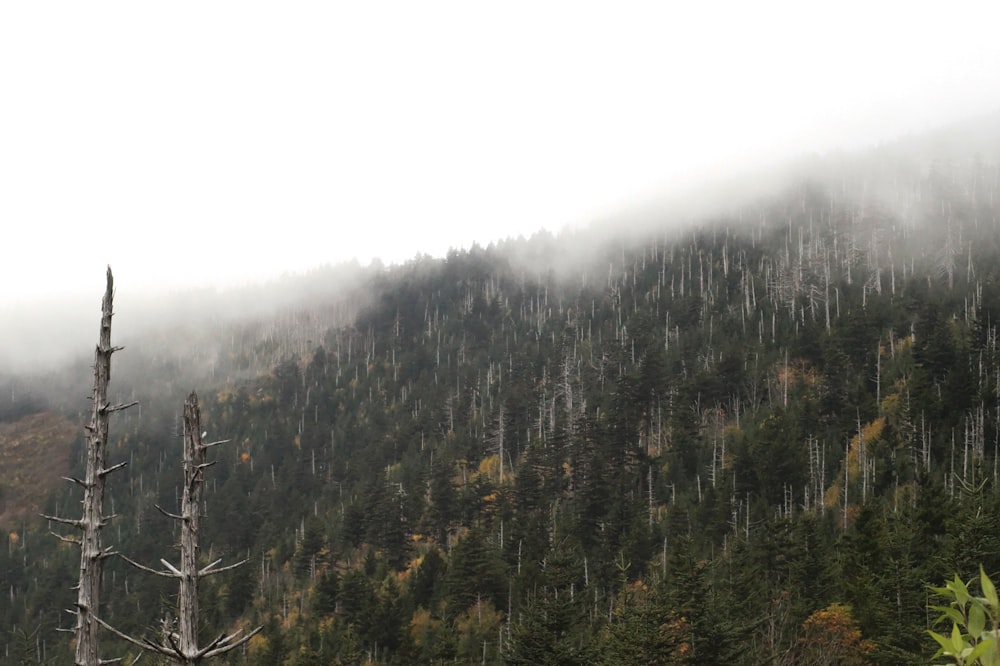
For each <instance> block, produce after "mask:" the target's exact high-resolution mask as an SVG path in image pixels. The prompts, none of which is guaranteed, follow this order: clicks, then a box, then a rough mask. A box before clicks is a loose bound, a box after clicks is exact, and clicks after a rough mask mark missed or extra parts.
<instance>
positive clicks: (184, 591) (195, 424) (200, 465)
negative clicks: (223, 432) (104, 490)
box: [101, 392, 261, 666]
mask: <svg viewBox="0 0 1000 666" xmlns="http://www.w3.org/2000/svg"><path fill="white" fill-rule="evenodd" d="M203 437H204V433H203V432H202V429H201V410H200V409H199V407H198V396H197V395H196V394H195V393H194V392H192V393H191V395H189V396H188V398H187V400H185V401H184V452H183V456H184V494H183V498H182V500H181V513H180V514H179V515H178V514H172V513H169V512H168V511H165V510H163V509H162V508H160V507H159V506H157V507H156V508H157V509H159V510H160V512H162V513H163V514H165V515H167V516H169V517H170V518H173V519H175V520H178V521H180V523H181V559H180V566H179V567H175V566H173V565H172V564H170V563H169V562H167V561H166V560H164V559H161V560H160V562H161V563H162V564H163V566H164V567H165V569H164V570H160V571H157V570H154V569H150V568H149V567H145V566H143V565H141V564H138V563H137V562H134V561H132V560H130V559H128V558H124V559H125V560H126V561H127V562H129V563H130V564H132V565H133V566H135V567H137V568H139V569H142V570H143V571H147V572H149V573H154V574H157V575H160V576H166V577H168V578H176V579H178V581H179V590H178V594H177V599H178V603H177V615H178V622H177V632H176V633H174V632H172V631H170V627H169V626H167V624H165V627H166V631H165V632H164V636H163V637H162V638H163V642H160V643H156V642H154V641H152V640H149V639H141V640H138V639H135V638H132V637H131V636H127V635H125V634H123V633H121V632H119V631H117V630H116V629H114V628H113V627H109V626H108V625H106V624H104V623H103V622H102V623H101V624H103V625H104V626H107V627H108V628H109V629H111V631H113V632H114V633H115V634H117V635H118V636H121V637H122V638H124V639H126V640H128V641H129V642H131V643H133V644H135V645H137V646H139V647H141V648H143V649H147V650H153V651H155V652H159V653H160V654H162V655H164V656H166V657H168V658H169V659H170V660H171V661H173V662H174V663H177V664H183V665H184V666H197V664H200V663H201V662H202V661H203V660H205V659H208V658H211V657H214V656H216V655H221V654H224V653H226V652H229V651H230V650H232V649H234V648H237V647H239V646H240V645H243V644H244V643H246V642H247V641H248V640H250V638H251V637H252V636H253V635H254V634H256V633H257V632H259V631H260V630H261V627H258V628H257V629H254V630H253V631H251V632H250V633H249V634H246V635H244V636H242V637H241V634H242V633H243V632H242V630H240V631H237V632H235V633H233V634H230V635H228V636H227V635H226V634H222V635H220V636H219V637H218V638H216V639H215V640H213V641H212V642H211V643H209V644H208V645H207V646H206V647H199V646H198V582H199V580H200V579H201V578H202V577H204V576H210V575H212V574H216V573H221V572H223V571H228V570H230V569H234V568H236V567H238V566H240V565H242V564H245V563H246V560H242V561H240V562H237V563H236V564H231V565H229V566H225V567H218V566H217V565H218V564H219V562H220V560H216V561H214V562H211V563H210V564H207V565H206V566H204V567H202V568H200V569H199V568H198V553H199V546H198V530H199V528H200V524H201V511H200V508H201V498H202V488H203V484H204V481H205V478H204V476H205V475H204V471H205V468H207V467H210V466H211V465H213V464H214V463H210V462H207V458H208V456H207V453H208V449H209V448H210V447H212V446H215V445H217V444H224V443H225V442H226V441H228V440H223V441H218V442H211V443H209V444H205V443H204V442H203V441H202V438H203Z"/></svg>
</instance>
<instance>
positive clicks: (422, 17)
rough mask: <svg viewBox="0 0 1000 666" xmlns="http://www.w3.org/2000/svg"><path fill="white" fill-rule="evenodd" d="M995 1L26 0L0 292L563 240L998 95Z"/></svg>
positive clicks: (248, 274)
mask: <svg viewBox="0 0 1000 666" xmlns="http://www.w3.org/2000/svg"><path fill="white" fill-rule="evenodd" d="M994 4H995V3H988V2H978V3H972V2H961V1H958V2H955V1H950V2H947V3H945V2H934V3H920V2H879V1H878V0H866V1H865V2H853V1H838V2H822V3H818V2H807V1H803V0H800V1H797V2H768V1H763V2H762V1H754V2H693V1H686V0H685V1H684V2H678V1H669V0H665V1H663V2H654V3H648V4H647V3H628V2H619V1H616V2H606V3H600V4H591V3H587V2H579V1H575V2H544V1H540V0H535V1H532V2H510V1H507V2H498V3H485V2H470V1H468V0H463V1H460V2H453V3H441V2H433V1H429V2H428V1H422V2H412V1H407V2H367V1H365V2H362V1H355V2H333V1H327V2H295V1H291V2H267V3H265V2H252V1H251V2H247V1H241V2H222V1H220V2H213V1H203V0H199V1H198V2H183V1H182V2H169V3H167V2H157V3H153V2H142V1H135V0H129V1H127V2H100V1H98V2H76V1H74V2H4V3H2V4H0V247H2V248H3V250H4V252H3V257H2V259H0V280H2V283H0V284H2V287H0V305H5V304H6V305H9V304H11V303H15V302H17V301H23V300H24V299H29V298H31V299H33V298H39V297H40V298H42V299H45V298H50V297H55V296H65V295H68V294H75V293H85V294H88V295H90V296H92V297H94V298H95V299H99V296H100V292H101V290H102V288H103V272H104V267H105V265H106V264H111V265H112V267H113V268H114V269H115V274H116V277H117V283H118V286H119V291H121V290H122V289H125V288H129V289H140V288H141V289H145V288H147V287H151V286H162V285H170V286H174V287H184V286H188V285H224V284H233V283H237V284H238V283H242V282H245V281H247V280H249V279H253V278H256V277H268V276H273V275H278V274H281V273H282V272H300V271H305V270H307V269H309V268H312V267H315V266H319V265H322V264H325V263H336V262H339V261H342V260H346V259H350V258H352V257H356V258H357V259H358V260H359V261H360V262H361V263H362V264H366V263H368V262H369V261H370V260H371V259H372V258H373V257H381V258H382V259H383V260H384V261H386V262H387V263H388V262H400V261H405V260H406V259H409V258H412V257H413V256H414V255H416V254H417V253H429V254H432V255H442V254H444V253H445V252H446V251H447V250H448V248H449V247H466V246H468V245H469V244H470V243H471V242H473V241H479V242H480V243H484V244H485V243H488V242H490V241H492V240H496V239H500V238H504V237H507V236H516V235H518V234H524V235H529V234H531V233H532V232H534V231H537V230H539V229H541V228H547V229H550V230H553V231H556V230H558V229H560V228H561V227H563V226H564V225H565V224H567V223H580V222H586V221H587V220H589V219H591V218H592V217H593V216H595V215H596V214H598V213H600V212H606V211H608V210H613V209H614V207H615V206H617V205H619V204H621V203H623V202H625V201H628V200H630V199H634V198H636V197H642V196H645V195H648V194H650V193H653V192H657V193H662V192H665V191H669V190H670V189H671V188H676V187H679V186H682V185H684V184H686V183H689V182H691V181H693V180H697V179H700V178H703V177H705V176H706V175H711V174H712V173H716V172H718V171H720V170H726V169H730V168H732V167H734V166H740V165H745V164H750V163H753V162H757V161H768V160H772V159H776V158H780V157H781V156H787V155H794V154H798V153H803V152H816V151H818V152H822V151H826V150H830V149H833V148H851V147H856V146H860V145H864V144H866V143H871V142H874V141H878V140H880V139H885V138H891V137H893V136H896V135H899V134H901V133H906V132H909V131H915V130H920V129H924V128H929V127H933V126H936V125H939V124H942V123H946V122H948V121H950V120H953V119H960V118H962V117H964V116H968V115H973V114H976V113H981V112H985V111H990V110H994V109H998V108H1000V80H998V79H1000V39H998V38H997V32H996V27H997V25H998V24H1000V23H998V18H1000V16H998V14H1000V9H994V8H993V5H994Z"/></svg>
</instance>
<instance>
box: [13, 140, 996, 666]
mask: <svg viewBox="0 0 1000 666" xmlns="http://www.w3.org/2000/svg"><path fill="white" fill-rule="evenodd" d="M998 189H1000V168H998V165H997V163H996V162H995V161H991V160H990V158H989V157H988V156H987V157H985V158H984V157H983V156H981V155H980V156H976V155H974V154H972V153H968V154H967V155H965V156H960V157H955V156H949V159H948V160H939V161H924V162H919V161H918V162H913V161H908V159H903V157H900V155H899V154H898V153H885V154H877V155H875V156H868V157H866V158H858V159H857V160H856V161H855V162H849V161H845V162H844V163H836V164H828V165H824V168H823V170H822V172H821V173H819V172H817V175H815V176H814V177H810V178H807V179H798V180H795V181H791V182H789V183H787V184H786V185H785V186H783V187H782V188H781V189H780V190H779V191H778V192H777V193H775V194H773V195H768V196H764V197H758V198H755V199H753V200H752V201H739V202H735V203H733V204H732V205H729V204H728V203H727V202H726V201H724V200H723V201H721V202H719V205H718V206H717V211H718V212H717V214H715V215H713V216H711V217H707V218H705V219H699V220H697V221H695V223H692V224H685V225H680V226H679V225H676V224H673V221H672V220H670V219H664V220H662V222H663V224H662V226H661V227H660V228H656V227H650V228H648V229H647V230H646V232H645V233H644V234H643V235H641V236H640V237H638V238H636V237H629V238H628V239H627V240H624V239H623V240H618V241H615V240H603V241H602V244H601V245H600V246H598V247H597V248H596V249H593V248H592V249H591V251H590V252H589V253H588V259H587V260H581V261H578V262H575V263H574V262H566V261H564V259H565V256H563V255H564V253H565V252H566V247H567V246H568V241H566V243H567V244H566V245H563V240H564V239H563V238H562V237H551V236H539V237H536V238H533V239H530V240H520V241H509V242H506V243H501V244H498V245H493V246H490V247H488V248H478V247H474V248H472V249H471V250H468V251H455V252H452V253H451V254H449V255H448V256H447V257H446V258H444V259H431V258H422V259H416V260H414V261H412V262H410V263H408V264H406V265H403V266H397V267H391V268H386V269H380V270H372V271H369V272H368V273H365V274H364V278H363V280H361V281H360V286H356V287H352V290H351V292H350V293H344V292H338V285H337V283H336V282H332V281H331V282H330V283H329V284H328V285H327V287H326V290H317V291H315V292H314V296H313V300H312V302H311V305H309V306H296V307H295V308H294V309H291V308H290V309H287V310H284V311H281V313H280V314H279V315H277V316H275V317H273V318H270V319H264V318H261V319H258V320H257V321H256V322H252V323H234V322H225V323H220V324H218V325H217V326H215V327H214V328H212V329H211V330H212V331H213V337H211V338H209V337H208V336H201V337H199V338H198V344H197V345H192V346H191V347H190V348H185V347H184V345H183V344H178V340H179V339H182V337H183V336H180V337H178V336H172V335H171V334H170V333H169V332H167V333H165V334H164V338H171V339H172V345H171V347H170V351H169V352H168V351H164V350H165V349H166V347H158V346H157V345H158V344H159V343H157V342H156V341H155V339H154V338H153V337H147V338H142V339H140V340H138V341H137V342H136V343H135V344H130V345H129V346H127V348H126V349H125V350H124V351H122V352H120V353H119V354H117V355H116V356H115V363H116V364H120V365H118V366H116V367H120V368H121V371H120V373H118V374H115V375H114V379H113V382H112V389H113V390H114V391H118V392H120V393H121V394H122V395H124V396H126V397H127V398H128V399H129V400H131V399H137V400H139V401H140V404H141V408H135V409H133V410H130V411H128V412H124V413H122V414H121V415H118V416H116V419H117V420H116V421H114V425H113V429H112V442H111V445H110V447H109V457H110V459H111V462H117V461H127V462H128V463H129V465H128V467H127V469H126V470H125V471H122V472H119V473H118V474H117V475H116V476H115V477H113V478H112V479H111V480H110V481H109V495H108V499H107V505H108V507H109V510H108V513H112V512H113V513H116V514H118V517H117V518H115V520H114V521H113V522H112V523H111V524H110V525H109V527H108V528H107V529H106V530H105V541H106V542H107V543H109V544H113V545H114V547H115V549H116V550H117V551H119V552H121V553H123V554H125V555H127V556H128V557H129V558H131V559H134V560H136V561H138V562H142V563H145V564H147V565H149V566H154V565H155V563H157V562H158V561H159V559H160V558H166V559H171V558H173V557H174V555H175V550H176V545H177V544H176V542H177V539H178V531H177V528H176V526H175V524H174V523H173V522H172V521H170V520H169V519H167V518H166V517H164V516H163V515H161V514H160V513H159V512H158V511H157V510H156V509H155V505H159V506H160V507H163V508H164V509H166V510H167V511H176V509H177V507H178V503H179V501H180V500H179V498H180V495H181V490H180V485H181V478H182V476H181V464H180V435H181V433H180V427H181V426H180V420H179V419H180V417H179V415H180V410H181V406H182V402H183V396H184V395H185V394H186V392H188V391H190V390H191V389H192V388H193V389H197V390H198V392H199V395H200V396H201V399H202V405H203V418H202V422H203V423H204V424H205V427H206V428H207V430H208V431H209V438H210V439H231V440H232V441H231V442H230V443H229V444H226V445H222V446H220V447H217V448H215V449H213V450H212V453H211V456H213V457H214V459H216V460H217V464H215V465H214V466H213V467H211V468H209V469H207V470H206V488H205V503H204V506H203V513H204V519H203V524H204V528H205V534H204V535H203V541H202V555H203V558H204V560H205V563H206V564H207V563H208V562H211V561H214V560H216V559H217V558H219V557H223V558H225V560H226V561H229V562H231V561H236V560H239V559H243V558H247V559H248V564H247V565H245V566H243V567H241V568H239V569H236V570H234V571H230V572H227V573H224V574H222V575H220V576H216V577H213V578H210V579H207V582H206V584H205V586H204V587H203V590H202V599H201V618H202V623H203V634H204V635H205V636H214V635H218V634H219V633H221V632H224V631H230V630H233V629H234V628H237V627H248V628H249V627H256V626H258V625H262V626H263V630H262V631H261V633H260V634H258V635H257V636H255V637H254V638H253V639H252V640H251V641H250V642H249V643H248V645H247V646H246V649H245V650H244V651H242V652H233V653H230V654H229V655H228V656H227V658H226V659H228V661H225V660H220V662H219V663H233V664H237V663H240V664H243V663H247V664H295V665H305V664H336V663H344V664H351V663H377V664H437V663H469V664H472V663H475V664H479V663H487V664H499V663H503V664H525V665H527V664H595V663H596V664H609V665H610V664H615V665H619V664H723V663H725V664H729V663H732V664H806V663H809V664H820V663H839V664H852V663H859V664H860V663H879V664H901V663H927V661H928V660H929V658H930V655H931V654H932V653H933V652H934V650H935V649H936V647H937V646H936V645H935V644H934V643H933V641H931V640H929V638H928V636H927V634H926V631H925V630H926V629H927V628H928V627H929V626H931V625H930V623H931V622H932V621H933V620H934V618H935V614H934V613H933V612H931V611H929V610H928V608H927V606H928V604H929V603H935V602H934V600H933V598H932V597H931V595H930V593H929V591H928V588H927V586H928V585H930V584H935V585H939V584H941V583H942V582H943V581H944V580H945V579H949V578H951V577H952V576H953V575H954V574H955V573H958V574H959V575H960V576H961V577H962V578H965V579H968V578H970V577H972V576H973V575H976V574H978V571H979V566H980V564H982V565H983V567H984V568H985V570H986V571H987V572H988V573H990V574H991V575H995V574H997V573H1000V484H998V482H997V481H998V480H997V473H998V468H997V465H998V443H1000V354H998V349H997V333H998V330H997V324H998V319H1000V224H998V221H997V212H998V202H997V201H996V199H997V197H998ZM578 240H579V239H576V240H574V243H576V242H578ZM557 259H558V262H557ZM556 263H558V265H559V266H560V269H559V270H550V269H549V268H548V266H551V265H556ZM119 288H120V289H122V290H124V289H127V285H120V286H119ZM355 290H356V291H355ZM95 292H96V290H95ZM95 301H96V293H95ZM127 316H128V315H127V313H126V312H123V311H119V312H118V313H117V317H118V318H126V317H127ZM94 321H95V330H96V323H97V313H96V312H95V319H94ZM84 351H86V350H81V353H82V352H84ZM70 379H72V380H73V381H70ZM88 381H89V380H88V378H87V373H86V369H85V364H82V363H81V364H80V365H79V366H78V367H77V368H76V369H75V370H67V371H66V372H65V373H63V374H61V375H60V376H59V377H58V378H55V379H54V378H53V377H52V376H49V377H41V378H38V377H36V378H31V377H12V378H4V379H3V380H2V382H3V383H5V384H6V385H7V386H8V388H10V389H11V390H9V391H8V390H5V391H4V393H3V399H2V405H0V418H2V419H3V420H4V421H5V422H8V423H11V424H15V423H21V422H23V421H24V420H25V419H30V418H37V417H36V416H33V415H37V414H42V413H49V412H51V413H59V414H61V416H62V417H63V418H69V419H71V420H73V421H74V422H79V423H80V424H81V431H80V433H81V436H80V437H79V438H78V439H77V440H76V442H75V444H74V445H73V449H72V462H71V466H74V467H77V468H78V467H81V466H82V464H83V462H82V458H81V452H82V424H83V422H84V421H83V418H82V416H81V413H82V412H83V411H85V410H86V408H87V405H86V404H85V400H84V399H83V398H82V396H85V395H86V392H87V386H88ZM70 384H72V385H70ZM15 389H16V390H15ZM8 398H9V399H8ZM11 428H13V426H11ZM3 432H6V430H0V436H2V433H3ZM5 474H6V470H5ZM59 474H61V472H60V471H59V470H56V469H54V470H53V476H58V475H59ZM7 482H8V480H7V479H0V491H2V488H3V485H4V484H6V483H7ZM0 500H2V496H0ZM78 501H79V492H78V490H77V489H76V488H75V487H73V485H72V484H65V486H64V487H63V486H58V487H57V490H56V491H54V492H53V493H52V494H51V495H50V496H49V498H48V499H47V501H46V504H45V506H44V507H40V510H42V511H44V512H45V513H49V514H67V513H68V514H72V513H73V511H75V507H76V503H77V502H78ZM10 513H11V507H9V506H8V507H5V513H4V514H3V515H4V516H6V515H8V514H10ZM17 515H18V516H19V517H18V518H17V519H16V520H15V521H12V522H10V523H9V524H7V525H4V528H5V529H6V530H7V532H8V538H7V540H8V544H7V548H2V549H0V582H2V589H0V591H2V592H3V595H2V601H0V627H9V628H11V630H10V631H8V632H7V633H6V634H5V635H4V636H3V637H0V645H3V646H4V647H3V650H4V651H3V652H2V653H0V657H2V658H0V663H2V664H8V663H9V664H20V663H35V662H36V661H38V660H42V661H46V662H51V663H69V660H70V659H71V658H70V657H68V655H70V654H71V651H70V638H69V636H70V635H69V634H62V633H58V632H57V631H56V629H57V627H70V626H72V622H71V618H70V617H68V616H67V614H66V613H65V611H64V609H66V608H69V607H70V606H71V605H72V600H73V595H72V591H71V590H70V588H71V586H72V585H73V584H74V583H75V578H76V573H77V557H78V555H77V551H75V550H73V549H72V548H70V547H68V546H67V545H66V544H64V543H63V542H61V541H59V540H58V539H55V538H53V537H52V536H50V535H49V534H48V532H49V530H50V529H51V530H53V531H59V527H58V526H56V525H54V524H53V525H47V524H46V521H45V520H43V519H41V518H37V517H32V516H33V514H24V513H20V514H17ZM156 566H158V565H156ZM175 594H176V592H175V589H174V588H173V587H172V586H171V584H170V582H169V581H162V580H160V579H158V578H156V577H154V576H151V575H148V574H146V573H144V572H142V571H138V570H136V569H134V568H132V567H129V566H128V565H127V564H126V563H124V562H123V561H121V560H120V559H111V560H109V562H108V564H107V571H106V573H105V580H104V592H103V599H104V601H103V607H102V609H101V613H100V614H101V617H103V618H104V619H105V620H106V621H107V622H109V623H111V624H113V625H115V626H116V627H117V628H119V629H120V630H122V631H126V632H128V633H130V634H132V635H144V634H145V635H148V636H156V635H157V633H158V632H160V631H162V629H161V626H162V625H161V620H162V619H163V618H164V617H168V616H170V615H172V614H173V613H174V611H172V610H171V604H172V603H174V595H175ZM103 646H104V647H103V652H104V653H105V658H113V657H117V656H126V655H130V654H133V653H134V652H135V648H132V647H131V646H129V645H128V644H125V643H123V642H121V641H119V640H118V639H117V638H116V637H115V636H113V635H111V634H106V635H104V637H103ZM140 663H156V660H155V658H154V657H153V656H151V655H147V656H146V657H144V658H143V661H141V662H140Z"/></svg>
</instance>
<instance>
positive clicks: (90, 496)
mask: <svg viewBox="0 0 1000 666" xmlns="http://www.w3.org/2000/svg"><path fill="white" fill-rule="evenodd" d="M113 300H114V278H113V276H112V274H111V267H110V266H109V267H108V272H107V286H106V288H105V290H104V298H103V300H102V302H101V330H100V335H99V337H98V342H97V348H96V350H95V352H94V387H93V391H92V393H91V397H90V401H91V412H90V423H89V424H88V425H87V426H85V430H86V431H87V468H86V472H85V475H84V478H83V480H80V479H69V480H70V481H73V482H74V483H77V484H78V485H80V486H82V487H83V517H81V518H80V519H78V520H68V519H65V518H58V517H55V516H45V518H48V519H49V520H54V521H56V522H59V523H63V524H65V525H72V526H74V527H76V528H78V529H80V530H81V532H82V535H81V537H80V538H79V539H76V538H71V537H60V538H62V539H63V540H65V541H72V542H74V543H77V544H79V546H80V579H79V584H78V587H77V597H76V611H75V612H76V631H75V639H76V654H75V663H76V664H77V666H97V665H98V664H100V663H102V662H101V657H100V639H99V636H98V629H99V626H98V622H97V620H96V617H97V613H98V609H99V608H100V602H101V571H102V569H103V560H104V559H105V558H106V557H109V556H110V555H112V549H111V548H105V547H104V545H103V544H102V542H101V530H102V529H103V528H104V525H106V524H107V522H108V520H109V517H108V516H105V515H104V488H105V481H106V477H107V476H108V474H110V473H111V472H113V471H115V470H116V469H120V468H121V467H124V466H125V464H126V463H120V464H118V465H114V466H113V467H110V468H108V467H105V451H106V449H107V444H108V423H109V420H110V416H111V413H112V412H116V411H119V410H122V409H125V408H127V407H131V406H132V405H134V404H136V403H135V402H132V403H129V404H127V405H114V406H112V405H111V404H110V403H108V383H109V382H110V381H111V355H112V354H113V353H114V352H116V351H118V350H119V349H121V348H120V347H112V346H111V317H112V314H113V309H112V304H113Z"/></svg>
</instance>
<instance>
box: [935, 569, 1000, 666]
mask: <svg viewBox="0 0 1000 666" xmlns="http://www.w3.org/2000/svg"><path fill="white" fill-rule="evenodd" d="M970 585H971V581H970V583H964V582H962V579H961V578H959V577H958V575H956V576H955V578H954V579H953V580H951V581H948V582H947V583H945V586H944V587H933V588H931V589H932V590H933V591H934V593H935V594H937V595H939V596H942V597H944V598H945V599H946V600H947V601H948V605H947V606H932V608H933V609H934V610H936V611H938V612H940V613H941V617H939V618H938V622H939V623H940V622H951V632H950V633H948V634H939V633H937V632H936V631H928V632H927V633H929V634H930V635H931V638H933V639H934V640H935V641H936V642H937V643H938V645H939V646H940V647H939V648H938V651H937V652H936V653H935V654H934V658H935V659H936V658H938V657H948V658H950V660H951V661H949V663H955V664H959V665H964V664H982V666H993V665H995V664H1000V601H998V600H997V590H996V587H994V585H993V581H992V580H991V579H990V577H989V576H987V575H986V571H985V570H984V569H983V568H982V567H980V569H979V587H980V590H981V592H982V596H975V595H973V594H972V593H971V592H970V591H969V586H970Z"/></svg>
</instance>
